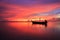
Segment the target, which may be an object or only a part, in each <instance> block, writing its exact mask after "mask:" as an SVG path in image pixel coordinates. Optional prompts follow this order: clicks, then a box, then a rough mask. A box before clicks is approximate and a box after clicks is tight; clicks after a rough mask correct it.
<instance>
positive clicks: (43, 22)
mask: <svg viewBox="0 0 60 40" xmlns="http://www.w3.org/2000/svg"><path fill="white" fill-rule="evenodd" d="M32 23H33V24H44V25H46V24H47V20H44V21H32Z"/></svg>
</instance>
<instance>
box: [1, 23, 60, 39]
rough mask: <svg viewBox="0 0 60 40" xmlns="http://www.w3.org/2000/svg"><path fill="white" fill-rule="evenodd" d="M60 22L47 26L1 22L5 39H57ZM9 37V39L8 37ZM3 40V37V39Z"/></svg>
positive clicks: (59, 31)
mask: <svg viewBox="0 0 60 40" xmlns="http://www.w3.org/2000/svg"><path fill="white" fill-rule="evenodd" d="M59 23H60V22H48V24H47V25H42V24H32V22H0V28H2V29H3V30H0V31H1V33H2V35H3V36H4V38H8V37H9V38H13V37H14V38H16V39H17V37H21V36H22V38H23V37H26V38H27V37H28V36H29V38H32V39H34V38H37V37H38V38H39V39H41V37H42V38H48V37H49V38H51V37H52V38H53V37H54V38H55V37H58V36H57V35H59V33H60V25H59ZM6 36H8V37H6ZM2 38H3V37H2Z"/></svg>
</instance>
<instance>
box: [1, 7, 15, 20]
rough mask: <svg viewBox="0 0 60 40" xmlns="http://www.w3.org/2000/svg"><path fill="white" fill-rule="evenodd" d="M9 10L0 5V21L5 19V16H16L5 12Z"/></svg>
mask: <svg viewBox="0 0 60 40" xmlns="http://www.w3.org/2000/svg"><path fill="white" fill-rule="evenodd" d="M7 10H9V8H8V7H5V6H0V21H6V20H5V18H11V17H14V16H16V14H12V13H8V12H6V11H7Z"/></svg>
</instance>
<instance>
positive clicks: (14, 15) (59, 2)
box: [0, 0, 60, 20]
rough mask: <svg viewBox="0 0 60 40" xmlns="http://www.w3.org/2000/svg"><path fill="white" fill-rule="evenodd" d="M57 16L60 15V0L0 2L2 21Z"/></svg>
mask: <svg viewBox="0 0 60 40" xmlns="http://www.w3.org/2000/svg"><path fill="white" fill-rule="evenodd" d="M56 15H60V0H0V20H19V19H20V20H21V19H24V18H25V19H29V18H36V17H37V18H39V17H41V18H45V19H50V18H53V17H56ZM47 16H48V18H47Z"/></svg>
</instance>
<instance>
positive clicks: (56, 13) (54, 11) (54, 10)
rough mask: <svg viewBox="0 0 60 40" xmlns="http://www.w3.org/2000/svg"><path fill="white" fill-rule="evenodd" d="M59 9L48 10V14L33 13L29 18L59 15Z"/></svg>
mask: <svg viewBox="0 0 60 40" xmlns="http://www.w3.org/2000/svg"><path fill="white" fill-rule="evenodd" d="M59 14H60V7H58V8H55V9H53V10H50V11H49V12H42V13H35V14H32V15H29V16H50V15H59Z"/></svg>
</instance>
